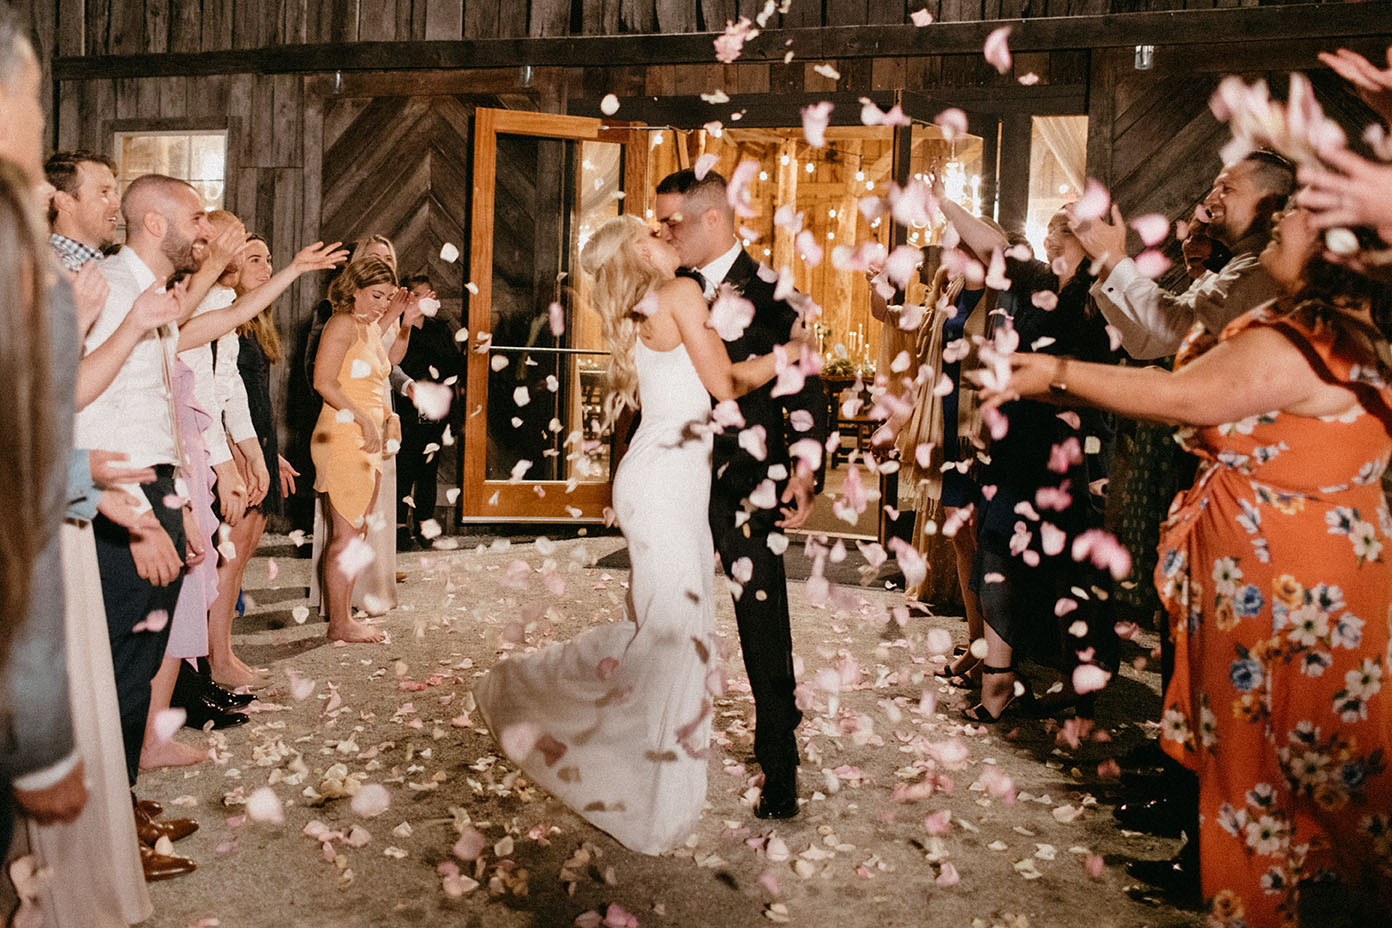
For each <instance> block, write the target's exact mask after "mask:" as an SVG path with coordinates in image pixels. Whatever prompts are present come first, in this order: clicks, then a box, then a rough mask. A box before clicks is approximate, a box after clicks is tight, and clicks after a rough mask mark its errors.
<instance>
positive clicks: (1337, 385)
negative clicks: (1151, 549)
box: [997, 209, 1392, 928]
mask: <svg viewBox="0 0 1392 928" xmlns="http://www.w3.org/2000/svg"><path fill="white" fill-rule="evenodd" d="M1355 234H1356V235H1357V240H1358V242H1359V245H1360V246H1361V247H1370V246H1374V245H1375V243H1376V236H1375V235H1374V234H1373V233H1372V232H1371V231H1369V230H1358V231H1357V232H1356V233H1355ZM1321 251H1322V243H1321V240H1320V236H1319V233H1318V230H1317V229H1316V228H1315V224H1314V222H1313V221H1312V219H1311V217H1310V215H1309V214H1308V213H1307V212H1305V211H1304V210H1299V209H1297V210H1290V211H1288V212H1287V213H1286V214H1285V215H1284V216H1283V217H1282V218H1281V219H1280V221H1279V222H1278V224H1277V225H1276V228H1275V232H1274V234H1273V236H1272V238H1271V241H1270V243H1269V244H1268V245H1267V246H1266V247H1265V248H1264V249H1263V251H1262V253H1261V261H1262V264H1263V266H1264V267H1265V268H1266V270H1267V271H1268V272H1269V274H1270V275H1271V276H1272V277H1273V279H1274V280H1275V281H1276V283H1277V285H1278V287H1279V288H1280V296H1279V297H1278V298H1277V299H1275V300H1274V301H1271V302H1268V303H1266V304H1263V305H1262V306H1261V307H1258V308H1257V309H1255V310H1254V311H1252V312H1251V313H1249V314H1247V315H1246V316H1244V317H1242V318H1241V319H1239V320H1238V321H1236V322H1234V323H1232V324H1231V325H1229V326H1228V327H1227V328H1226V329H1225V330H1224V331H1223V332H1222V333H1221V336H1220V340H1219V342H1218V344H1217V345H1216V346H1215V347H1213V348H1212V349H1211V350H1208V351H1207V352H1206V353H1204V354H1202V356H1200V357H1197V358H1193V357H1192V355H1191V354H1190V353H1189V350H1188V348H1187V347H1186V348H1185V349H1182V350H1181V354H1180V368H1179V370H1177V371H1176V372H1174V373H1170V372H1168V371H1165V370H1162V369H1159V368H1117V367H1105V366H1100V365H1096V364H1085V363H1079V362H1076V361H1072V360H1069V359H1065V358H1058V357H1047V356H1042V355H1033V354H1018V355H1015V356H1014V358H1013V359H1012V365H1013V367H1014V371H1013V374H1012V375H1011V378H1010V382H1009V384H1008V386H1007V387H1005V388H1004V390H1003V392H1002V393H1001V394H1000V396H998V397H997V399H1003V398H1006V397H1010V396H1016V395H1018V396H1026V397H1030V396H1033V397H1039V398H1050V399H1059V398H1062V399H1063V400H1064V401H1066V402H1070V403H1087V404H1089V405H1095V406H1100V407H1103V408H1108V409H1111V410H1113V411H1115V412H1117V413H1119V414H1121V415H1126V416H1131V417H1136V418H1143V419H1149V420H1154V421H1166V422H1178V423H1180V424H1181V425H1183V426H1185V428H1184V430H1183V433H1182V434H1183V436H1184V440H1185V444H1186V447H1187V448H1188V449H1189V450H1190V451H1191V452H1193V453H1194V454H1196V455H1197V456H1198V457H1199V459H1200V471H1199V476H1198V478H1197V479H1196V480H1195V482H1194V486H1193V487H1192V488H1191V489H1190V490H1188V491H1187V492H1186V493H1185V494H1184V495H1183V496H1182V497H1181V498H1180V499H1179V500H1178V501H1177V503H1176V506H1175V508H1174V510H1173V512H1172V515H1171V517H1170V519H1169V521H1168V522H1167V524H1166V526H1165V530H1164V535H1163V538H1162V541H1161V545H1160V553H1161V563H1160V567H1159V569H1158V570H1157V571H1156V577H1155V580H1156V584H1157V586H1158V587H1159V589H1160V594H1161V598H1162V599H1163V601H1164V603H1165V607H1166V609H1167V611H1168V612H1169V615H1170V620H1171V624H1172V627H1173V628H1174V629H1175V632H1176V635H1177V655H1176V668H1175V675H1174V678H1173V679H1172V680H1171V682H1170V685H1169V687H1168V688H1167V690H1166V693H1165V714H1164V719H1163V722H1162V739H1163V740H1162V744H1163V746H1164V748H1165V750H1166V751H1167V752H1168V753H1169V754H1170V755H1171V756H1173V757H1174V758H1175V759H1177V760H1179V761H1181V762H1182V763H1184V764H1185V765H1186V766H1188V767H1190V768H1192V769H1194V770H1196V771H1197V773H1198V777H1199V805H1200V812H1201V818H1200V826H1199V844H1200V854H1199V865H1200V870H1201V877H1202V891H1203V895H1204V898H1205V899H1206V900H1208V902H1209V903H1210V906H1211V911H1212V920H1213V922H1214V923H1215V924H1220V925H1225V926H1227V925H1238V924H1241V925H1246V926H1250V928H1263V926H1275V925H1283V924H1289V923H1290V922H1291V921H1292V920H1294V919H1295V918H1296V910H1295V906H1296V901H1297V893H1298V891H1299V886H1300V884H1301V882H1302V881H1303V880H1311V879H1328V878H1330V877H1337V878H1338V879H1339V880H1341V881H1342V893H1343V894H1344V895H1345V896H1346V897H1347V898H1349V899H1351V900H1356V901H1358V902H1361V903H1362V904H1363V905H1364V906H1365V907H1366V913H1367V917H1368V919H1370V920H1371V919H1373V918H1374V917H1375V916H1374V913H1376V912H1387V911H1389V910H1390V909H1392V848H1389V845H1388V842H1387V837H1386V836H1387V834H1388V833H1389V829H1392V769H1389V768H1388V766H1387V765H1386V763H1385V761H1384V758H1385V757H1386V755H1387V753H1388V751H1389V749H1392V743H1389V742H1392V712H1389V708H1388V705H1387V702H1388V699H1387V696H1386V694H1384V693H1383V692H1382V690H1383V689H1385V688H1384V687H1382V686H1381V685H1380V683H1379V681H1380V680H1381V679H1383V678H1384V677H1385V676H1386V674H1387V667H1386V662H1387V655H1388V653H1389V623H1388V621H1387V619H1386V617H1387V615H1388V610H1389V606H1392V593H1389V591H1392V561H1390V560H1388V559H1387V558H1386V557H1382V556H1379V552H1380V551H1385V550H1387V545H1388V543H1389V542H1392V517H1389V515H1388V509H1387V500H1386V498H1385V497H1384V496H1383V493H1382V489H1381V486H1380V485H1379V481H1380V478H1381V476H1382V472H1383V471H1384V470H1385V468H1386V466H1387V460H1388V455H1389V453H1392V439H1390V438H1389V433H1392V406H1390V405H1389V404H1392V387H1389V381H1388V376H1389V374H1392V367H1390V366H1389V359H1390V358H1392V353H1389V346H1388V344H1387V340H1386V336H1385V334H1384V333H1385V331H1386V329H1387V327H1388V321H1389V316H1390V315H1392V294H1389V291H1388V290H1387V288H1386V286H1385V285H1381V284H1377V283H1375V282H1373V281H1371V280H1369V279H1368V278H1365V277H1362V276H1359V275H1357V274H1355V273H1353V272H1351V271H1349V270H1348V269H1346V268H1344V267H1342V266H1340V265H1337V264H1333V263H1330V262H1328V261H1327V260H1325V259H1324V258H1323V257H1322V255H1321ZM1379 326H1380V327H1382V329H1383V332H1380V331H1379V328H1378V327H1379ZM1196 335H1197V333H1196ZM1191 343H1192V344H1195V345H1198V346H1202V344H1203V342H1202V341H1201V340H1200V339H1198V338H1197V337H1196V338H1193V339H1191ZM1186 360H1187V361H1188V363H1185V361H1186Z"/></svg>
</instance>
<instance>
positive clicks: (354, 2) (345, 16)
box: [326, 0, 358, 42]
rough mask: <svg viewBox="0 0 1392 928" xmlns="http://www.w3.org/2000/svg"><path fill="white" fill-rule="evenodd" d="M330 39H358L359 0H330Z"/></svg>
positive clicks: (349, 40)
mask: <svg viewBox="0 0 1392 928" xmlns="http://www.w3.org/2000/svg"><path fill="white" fill-rule="evenodd" d="M326 5H327V6H328V8H329V15H330V17H331V18H330V20H329V41H330V42H355V41H357V39H358V0H329V2H328V3H326Z"/></svg>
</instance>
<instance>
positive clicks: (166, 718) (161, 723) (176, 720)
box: [153, 708, 188, 744]
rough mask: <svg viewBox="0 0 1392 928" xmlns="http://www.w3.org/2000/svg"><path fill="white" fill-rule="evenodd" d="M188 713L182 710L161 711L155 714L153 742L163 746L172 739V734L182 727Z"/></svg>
mask: <svg viewBox="0 0 1392 928" xmlns="http://www.w3.org/2000/svg"><path fill="white" fill-rule="evenodd" d="M187 720H188V712H186V711H185V710H183V709H178V708H174V709H161V710H160V711H159V712H157V713H155V723H154V726H153V727H154V730H155V740H156V741H158V742H160V743H161V744H163V743H164V742H166V741H169V740H170V739H171V738H173V737H174V733H175V732H177V731H178V730H179V729H180V728H183V727H184V722H185V721H187Z"/></svg>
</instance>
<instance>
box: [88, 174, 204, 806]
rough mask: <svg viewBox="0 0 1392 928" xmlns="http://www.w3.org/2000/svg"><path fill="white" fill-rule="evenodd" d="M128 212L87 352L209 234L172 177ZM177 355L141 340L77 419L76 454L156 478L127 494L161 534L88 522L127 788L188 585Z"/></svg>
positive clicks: (140, 191)
mask: <svg viewBox="0 0 1392 928" xmlns="http://www.w3.org/2000/svg"><path fill="white" fill-rule="evenodd" d="M121 210H122V213H123V214H124V215H125V220H126V245H125V247H124V248H122V249H121V250H120V251H119V252H117V253H116V254H115V255H113V256H112V257H110V258H108V259H107V260H106V261H104V262H103V263H102V266H101V270H102V274H103V276H104V277H106V280H107V283H108V285H109V286H110V288H111V294H110V296H109V297H108V299H107V301H106V306H105V308H103V310H102V312H101V315H100V316H99V317H98V318H97V321H96V323H95V324H94V325H93V326H92V329H91V331H90V332H89V333H88V335H87V340H86V345H85V347H86V350H87V351H88V352H91V351H93V350H94V349H96V348H97V347H98V346H100V345H101V344H102V343H103V342H104V341H106V340H107V339H108V338H109V337H111V335H112V334H113V333H114V332H115V331H116V330H117V328H118V327H119V326H120V324H121V322H122V320H123V319H125V317H126V315H127V314H128V313H129V312H130V311H131V307H132V306H133V305H134V303H135V300H136V298H137V297H138V296H139V295H140V294H141V293H142V292H144V291H146V290H147V289H149V290H160V289H163V287H164V282H165V281H166V280H167V279H168V278H169V277H170V276H171V275H172V274H174V273H176V272H181V271H182V272H189V271H194V270H197V268H198V265H199V262H200V261H201V259H202V255H203V252H204V251H205V250H206V247H207V243H208V238H209V235H210V232H211V228H210V226H209V224H208V218H207V215H206V214H205V213H204V211H203V204H202V202H201V201H200V199H199V197H198V194H197V193H196V192H195V191H194V189H193V187H191V186H190V185H189V184H187V183H185V182H184V181H181V180H177V179H175V178H172V177H165V176H162V175H156V174H149V175H146V176H144V177H140V178H137V179H136V180H135V181H134V182H132V184H131V185H130V187H129V188H128V189H127V190H126V194H125V196H124V198H123V199H122V201H121ZM177 345H178V332H177V331H176V330H175V329H174V327H173V326H162V327H160V328H158V329H155V330H153V331H150V332H148V333H146V334H145V335H144V337H143V338H141V340H140V341H139V342H138V343H137V344H136V346H135V348H134V349H133V350H132V351H131V353H130V356H129V357H128V358H127V359H126V361H125V363H124V364H122V366H121V369H120V371H119V372H118V373H117V374H116V376H115V378H114V379H113V380H112V382H111V384H110V385H109V386H108V387H107V388H106V389H105V390H104V391H103V392H102V393H101V395H99V396H98V397H97V398H96V399H95V400H93V401H92V402H91V404H90V405H88V406H87V407H86V408H85V409H83V410H82V411H81V412H80V413H79V414H78V416H77V436H78V439H77V440H78V444H79V445H81V446H83V447H90V448H105V449H109V450H112V451H118V452H123V453H124V454H125V455H126V457H127V461H128V463H129V465H130V466H132V467H148V468H153V470H154V471H155V474H156V479H155V481H154V482H152V483H147V484H142V485H139V486H132V487H130V488H129V492H131V493H132V494H133V495H134V496H136V497H137V498H139V499H143V500H145V501H147V502H148V504H149V506H150V508H151V509H153V510H154V513H155V516H156V517H157V518H158V520H159V524H160V527H159V528H158V529H152V530H150V531H147V532H144V533H141V534H137V535H132V534H131V533H129V532H128V531H127V530H126V529H124V528H122V527H121V526H119V525H117V524H115V523H113V522H111V521H110V520H108V519H106V518H104V517H102V516H98V517H97V519H96V520H95V521H94V523H93V529H94V531H95V534H96V540H97V560H98V564H99V566H100V569H101V580H102V598H103V600H104V601H105V604H106V618H107V630H108V633H109V636H110V639H111V657H112V664H113V666H114V669H115V672H116V689H117V700H118V702H119V704H120V709H121V735H122V739H123V741H124V744H125V749H126V772H127V776H128V778H129V780H130V782H131V784H132V785H134V784H135V780H136V776H137V774H138V773H139V770H140V747H141V742H142V739H143V737H144V733H145V721H146V714H147V712H148V711H149V705H150V681H151V680H152V679H153V678H154V675H155V672H156V670H158V669H159V666H160V661H161V659H162V658H163V656H164V650H165V644H166V642H167V640H168V636H169V618H170V617H171V616H172V615H173V614H174V605H175V603H176V602H177V601H178V597H179V587H180V584H181V581H182V577H183V569H184V562H185V557H186V539H187V536H186V529H185V525H186V523H185V519H186V518H191V515H192V513H191V511H190V510H189V508H188V506H187V503H186V502H185V497H186V494H185V492H184V489H183V485H182V480H179V479H178V474H179V471H180V469H181V467H182V465H183V455H182V450H181V448H180V445H179V437H178V434H179V433H178V427H177V424H176V422H175V412H174V393H173V370H174V362H175V352H176V349H177Z"/></svg>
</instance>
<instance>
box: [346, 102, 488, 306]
mask: <svg viewBox="0 0 1392 928" xmlns="http://www.w3.org/2000/svg"><path fill="white" fill-rule="evenodd" d="M488 102H491V98H476V97H457V96H420V97H373V98H356V99H344V100H333V101H331V102H329V103H328V104H327V105H326V106H325V110H324V149H323V151H324V156H323V199H322V206H321V212H320V216H321V229H322V234H323V235H324V237H325V238H326V240H333V239H342V240H343V241H352V240H353V239H355V238H357V237H358V236H360V235H364V234H367V233H372V232H378V233H381V234H382V235H385V236H387V237H388V238H390V239H391V240H392V242H393V243H395V245H396V251H397V256H398V260H399V262H400V265H401V272H402V273H403V274H415V273H421V272H424V273H426V274H429V275H430V279H431V281H432V283H433V284H434V285H435V290H436V292H437V293H439V295H440V300H441V304H442V307H441V312H442V313H443V314H445V315H447V316H448V317H449V318H451V319H452V320H455V321H457V320H458V319H459V318H460V315H461V295H462V292H463V285H464V267H465V263H464V262H463V261H456V262H454V263H453V264H451V263H448V262H445V261H443V260H441V258H440V249H441V247H443V246H444V245H445V244H446V243H450V244H453V245H455V246H456V247H457V248H459V250H460V251H461V252H464V251H466V243H467V238H466V234H465V232H466V229H467V227H468V220H469V194H470V182H469V178H470V165H469V157H470V145H469V143H468V139H469V122H470V119H471V118H472V113H473V110H474V108H475V107H477V106H479V105H486V104H487V103H488Z"/></svg>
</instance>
